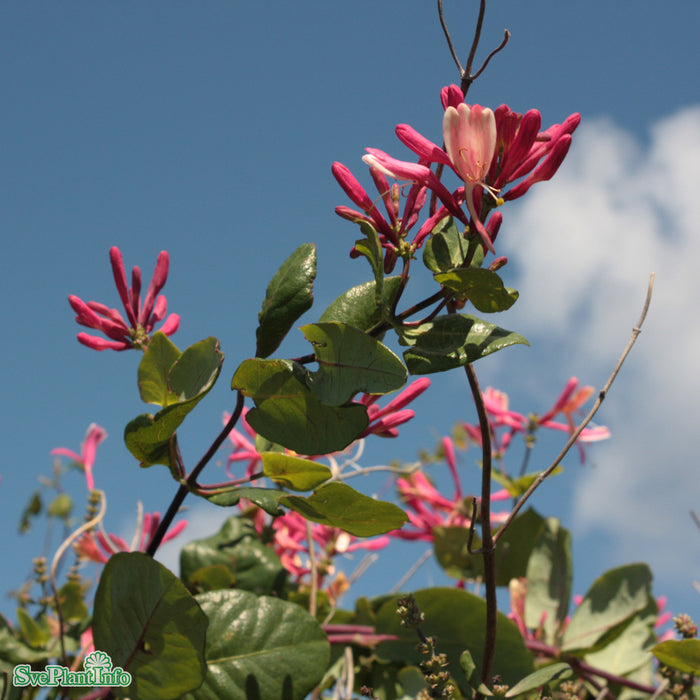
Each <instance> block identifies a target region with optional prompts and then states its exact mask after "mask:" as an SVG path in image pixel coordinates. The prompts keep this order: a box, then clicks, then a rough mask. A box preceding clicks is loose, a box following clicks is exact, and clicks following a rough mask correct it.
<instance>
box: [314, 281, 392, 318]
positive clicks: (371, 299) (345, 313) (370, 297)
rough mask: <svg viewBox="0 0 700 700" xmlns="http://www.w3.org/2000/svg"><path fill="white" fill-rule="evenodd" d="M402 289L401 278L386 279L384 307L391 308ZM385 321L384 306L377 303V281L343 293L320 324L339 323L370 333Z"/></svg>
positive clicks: (323, 316) (322, 315) (359, 285)
mask: <svg viewBox="0 0 700 700" xmlns="http://www.w3.org/2000/svg"><path fill="white" fill-rule="evenodd" d="M400 287H401V277H400V276H399V275H395V276H393V277H385V278H384V305H385V306H389V307H390V306H391V305H392V303H393V302H394V299H395V298H396V295H397V294H398V291H399V288H400ZM382 319H383V311H382V304H381V303H378V302H377V283H376V281H375V280H372V281H370V282H365V283H364V284H358V285H357V286H356V287H352V288H351V289H348V291H347V292H343V294H341V295H340V296H339V297H338V298H337V299H336V300H335V301H334V302H333V303H332V304H331V305H330V306H329V307H328V308H327V309H326V310H325V311H324V312H323V314H321V318H319V323H331V322H333V321H338V322H340V323H347V324H348V325H349V326H354V327H355V328H359V329H360V330H361V331H368V330H370V328H372V327H374V326H376V325H377V324H378V323H379V322H380V321H382Z"/></svg>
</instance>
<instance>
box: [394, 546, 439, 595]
mask: <svg viewBox="0 0 700 700" xmlns="http://www.w3.org/2000/svg"><path fill="white" fill-rule="evenodd" d="M432 553H433V549H432V547H431V548H430V549H426V550H425V552H423V554H421V555H420V557H418V560H417V561H416V563H415V564H413V566H412V567H411V568H410V569H409V570H408V571H407V572H406V573H405V574H404V575H403V576H402V577H401V579H400V580H399V581H398V582H397V583H396V585H394V586H392V588H391V590H390V591H389V593H398V592H399V591H400V590H401V589H402V588H403V585H404V584H405V583H406V581H408V579H410V578H411V576H413V574H415V573H416V571H418V569H420V567H421V566H423V564H425V562H426V561H428V559H429V558H430V556H431V555H432Z"/></svg>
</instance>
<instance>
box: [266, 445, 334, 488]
mask: <svg viewBox="0 0 700 700" xmlns="http://www.w3.org/2000/svg"><path fill="white" fill-rule="evenodd" d="M261 456H262V462H263V474H265V476H267V477H269V478H270V479H272V480H273V481H274V482H275V483H277V484H279V485H280V486H284V487H285V488H288V489H292V491H310V490H311V489H314V488H316V487H317V486H320V485H321V484H322V483H323V482H324V481H328V479H330V478H331V476H333V474H332V472H331V470H330V469H329V468H328V467H327V466H325V465H324V464H319V463H318V462H312V461H311V460H310V459H302V458H301V457H293V456H292V455H288V454H282V453H280V452H263V453H262V455H261Z"/></svg>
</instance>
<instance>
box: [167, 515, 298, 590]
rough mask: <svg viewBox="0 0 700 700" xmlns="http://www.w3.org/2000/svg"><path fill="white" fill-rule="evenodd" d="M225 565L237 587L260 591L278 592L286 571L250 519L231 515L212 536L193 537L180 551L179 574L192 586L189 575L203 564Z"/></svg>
mask: <svg viewBox="0 0 700 700" xmlns="http://www.w3.org/2000/svg"><path fill="white" fill-rule="evenodd" d="M218 564H221V565H223V566H225V567H226V568H227V569H228V570H229V571H230V572H231V574H232V575H233V578H234V584H235V587H236V588H240V589H244V590H246V591H252V592H254V593H259V594H268V593H273V592H275V593H279V592H280V591H281V590H282V588H283V587H284V582H285V580H286V571H285V569H284V567H283V566H282V564H281V563H280V560H279V557H278V556H277V555H276V554H275V552H274V550H273V549H272V548H271V547H268V546H267V545H265V544H263V543H262V542H261V541H260V540H259V538H258V535H257V532H256V531H255V527H254V526H253V524H252V522H251V521H250V520H248V519H247V518H242V517H241V518H239V517H236V516H232V517H231V518H229V519H228V520H227V521H226V522H225V523H224V524H223V525H222V527H221V529H220V530H219V532H218V533H217V534H215V535H212V536H211V537H205V538H204V539H200V540H194V541H193V542H189V543H188V544H186V545H185V546H184V547H183V549H182V551H181V552H180V577H181V578H182V580H183V581H184V582H185V583H186V584H187V585H188V586H191V585H192V584H191V578H192V577H193V576H194V575H195V573H196V572H197V571H199V570H201V569H203V568H204V567H208V566H216V565H218Z"/></svg>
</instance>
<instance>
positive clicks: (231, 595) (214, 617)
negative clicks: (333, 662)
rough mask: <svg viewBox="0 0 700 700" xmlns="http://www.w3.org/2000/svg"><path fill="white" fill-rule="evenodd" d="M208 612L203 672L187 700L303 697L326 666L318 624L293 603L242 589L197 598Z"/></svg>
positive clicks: (325, 645)
mask: <svg viewBox="0 0 700 700" xmlns="http://www.w3.org/2000/svg"><path fill="white" fill-rule="evenodd" d="M197 601H198V602H199V604H200V605H201V606H202V609H203V610H204V612H205V613H207V614H208V615H209V619H210V624H209V630H208V633H207V647H206V659H207V668H208V671H207V675H206V678H205V679H204V683H202V686H201V687H200V688H199V689H197V690H196V691H195V692H194V693H191V694H189V695H186V696H184V697H185V698H187V699H188V700H220V698H227V700H252V699H253V698H259V699H260V700H303V699H304V698H305V697H306V695H307V694H308V693H309V692H310V691H311V690H312V689H313V688H314V687H315V686H316V685H317V684H318V683H319V682H320V680H321V679H322V678H323V674H324V672H325V670H326V668H327V667H328V663H329V659H330V645H329V644H328V639H327V637H326V635H325V633H324V632H323V630H322V629H321V626H320V625H319V623H318V622H317V621H316V620H315V619H314V618H313V617H311V615H309V613H308V612H306V610H304V609H303V608H301V607H300V606H299V605H296V604H295V603H288V602H286V601H284V600H280V599H279V598H270V597H267V596H262V597H258V596H256V595H253V594H252V593H248V592H246V591H212V592H210V593H203V594H201V595H198V596H197Z"/></svg>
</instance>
